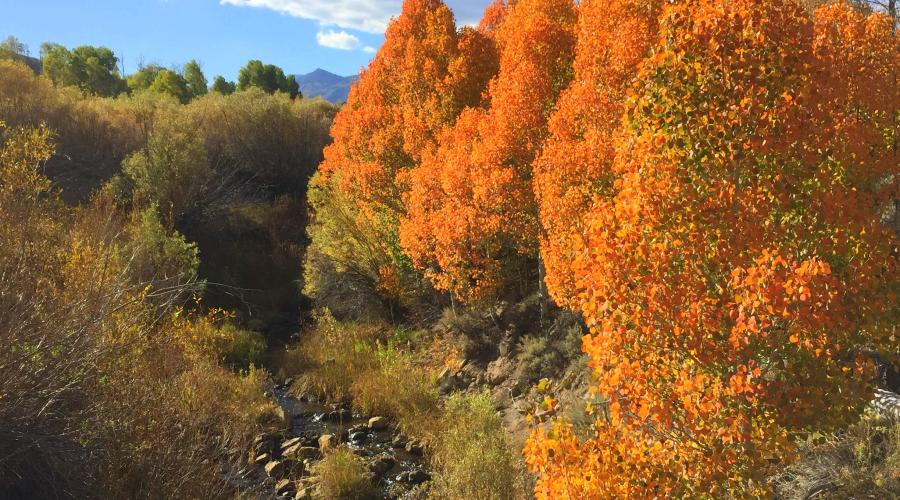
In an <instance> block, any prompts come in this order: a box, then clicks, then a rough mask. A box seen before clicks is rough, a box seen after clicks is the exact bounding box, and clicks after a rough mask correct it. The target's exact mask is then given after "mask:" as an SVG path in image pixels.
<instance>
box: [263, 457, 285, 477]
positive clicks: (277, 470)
mask: <svg viewBox="0 0 900 500" xmlns="http://www.w3.org/2000/svg"><path fill="white" fill-rule="evenodd" d="M287 468H288V467H287V464H286V463H285V462H282V461H280V460H272V461H270V462H269V463H267V464H266V474H267V475H268V476H269V477H271V478H275V479H281V478H282V477H284V475H285V473H286V472H287Z"/></svg>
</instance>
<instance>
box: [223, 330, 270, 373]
mask: <svg viewBox="0 0 900 500" xmlns="http://www.w3.org/2000/svg"><path fill="white" fill-rule="evenodd" d="M220 330H222V331H223V333H224V334H225V336H226V337H227V338H228V343H227V345H226V347H225V349H224V356H223V357H224V361H225V364H226V365H228V366H231V367H234V368H241V369H247V368H250V367H252V366H260V365H262V362H263V355H264V354H265V352H266V339H265V338H264V337H263V336H262V334H260V333H259V332H254V331H251V330H243V329H241V328H238V327H236V326H234V325H232V324H230V323H229V324H225V325H223V326H222V327H220Z"/></svg>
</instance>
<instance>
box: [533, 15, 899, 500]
mask: <svg viewBox="0 0 900 500" xmlns="http://www.w3.org/2000/svg"><path fill="white" fill-rule="evenodd" d="M897 48H898V47H897V40H896V38H895V37H892V36H891V30H890V23H889V22H887V21H886V19H885V16H883V15H873V16H870V17H864V16H860V15H858V14H854V13H852V12H851V11H850V9H849V7H847V6H845V5H841V6H837V7H829V8H827V9H826V10H823V11H820V15H819V16H817V21H816V24H815V26H814V24H813V21H812V19H811V16H810V15H809V14H808V13H807V11H805V10H803V9H801V8H800V7H798V5H797V4H795V3H794V2H793V1H790V0H728V1H725V2H722V1H721V0H687V1H682V2H673V3H669V4H668V5H667V6H666V7H665V8H664V10H663V13H662V15H661V17H660V37H659V41H658V43H657V44H656V48H655V53H653V54H652V55H651V56H650V57H648V58H646V60H645V61H644V63H642V65H641V69H640V71H639V73H638V76H637V78H636V82H637V84H636V86H635V87H634V88H633V90H632V91H631V92H629V96H628V98H627V99H626V113H625V116H624V120H623V121H622V128H623V130H622V132H621V133H620V134H618V135H617V136H616V137H617V138H616V140H615V160H614V162H613V164H612V166H611V171H610V173H609V176H610V177H611V178H610V179H609V180H604V185H605V186H606V185H608V186H609V187H608V189H610V190H611V191H612V194H611V195H609V196H596V197H594V198H593V204H592V206H591V207H590V209H589V210H588V211H587V212H585V213H584V215H583V218H582V220H581V221H580V224H581V226H580V227H581V228H583V235H582V237H581V241H582V243H581V244H580V245H578V246H577V247H576V249H575V251H576V255H575V256H574V258H572V273H573V274H574V284H573V285H572V286H574V288H575V293H574V295H573V298H572V299H571V300H570V303H571V304H575V305H577V308H578V309H579V310H580V311H581V312H582V314H583V316H584V318H585V320H586V322H587V324H588V325H589V327H590V330H591V331H590V334H589V335H588V336H586V337H585V339H584V349H585V351H586V353H587V354H589V356H590V359H591V360H590V366H591V368H592V370H593V373H594V376H595V381H596V385H595V387H594V393H595V395H596V396H597V398H596V399H597V403H596V404H594V405H593V406H589V408H588V409H589V411H590V412H592V414H593V415H595V417H596V421H595V423H594V424H593V425H592V426H591V428H589V429H575V428H573V427H572V426H571V425H569V424H566V423H565V422H564V421H561V420H560V421H557V422H554V423H553V425H552V426H551V427H550V428H549V429H547V428H543V427H539V428H536V429H535V431H534V433H533V435H532V437H531V439H530V440H529V443H528V445H527V446H526V458H527V461H528V463H529V466H530V467H531V469H532V470H533V471H535V472H537V473H538V474H539V482H538V485H537V487H536V493H537V496H538V497H539V498H659V497H674V498H679V497H710V498H721V497H729V496H732V497H754V496H766V495H767V494H768V493H769V491H768V486H767V483H766V478H767V477H768V476H769V475H770V474H771V473H772V472H773V470H775V468H780V467H782V466H783V464H784V463H786V462H789V461H790V460H792V458H794V446H793V444H792V443H793V441H794V439H795V438H797V437H802V436H803V435H804V434H805V433H808V432H811V431H813V430H823V429H824V430H835V429H838V428H841V426H844V425H846V424H847V423H848V422H850V421H852V419H854V418H856V417H857V416H858V415H859V412H860V411H861V409H862V408H863V406H864V403H865V402H866V400H867V398H871V394H872V392H871V387H870V386H869V384H868V381H869V380H868V378H869V375H870V373H869V369H870V367H869V366H868V365H867V364H866V363H865V362H863V360H861V359H860V358H859V357H858V356H856V355H855V354H854V352H853V347H854V346H869V347H873V348H876V349H878V348H882V349H886V348H889V347H890V346H891V345H892V342H896V339H895V338H894V337H893V336H894V335H895V334H894V332H893V331H892V325H893V324H895V323H896V320H897V317H898V305H897V303H898V301H897V291H898V280H897V276H898V273H897V271H898V266H897V264H898V263H897V255H896V253H892V252H893V251H894V250H895V249H896V247H897V237H896V234H895V233H894V232H893V231H891V230H888V229H886V228H885V227H883V226H882V225H881V223H880V218H881V217H880V216H881V213H880V210H881V207H882V206H883V204H882V203H881V201H882V200H884V199H886V197H887V196H888V194H887V193H886V191H889V190H890V189H892V187H895V182H896V181H895V179H896V176H897V174H898V172H897V165H898V161H897V160H898V158H897V151H896V128H895V127H896V125H895V124H896V118H897V109H898V104H900V99H898V96H897V93H896V89H895V87H894V88H892V87H891V86H890V82H891V81H896V80H895V78H896V74H897V70H898V61H897V58H896V57H894V56H891V55H890V54H896V53H897V52H896V51H897ZM838 62H842V63H846V64H848V66H847V67H845V68H842V69H837V68H833V67H832V65H833V64H836V63H838ZM861 67H865V68H866V69H867V70H871V73H869V72H868V71H864V72H862V73H858V72H856V70H858V69H860V68H861ZM854 68H855V69H854ZM892 79H893V80H892ZM875 89H882V91H877V92H876V91H875ZM864 90H865V92H863V91H864ZM869 91H872V92H874V94H869ZM892 184H894V186H891V185H892ZM604 189H607V188H605V187H604Z"/></svg>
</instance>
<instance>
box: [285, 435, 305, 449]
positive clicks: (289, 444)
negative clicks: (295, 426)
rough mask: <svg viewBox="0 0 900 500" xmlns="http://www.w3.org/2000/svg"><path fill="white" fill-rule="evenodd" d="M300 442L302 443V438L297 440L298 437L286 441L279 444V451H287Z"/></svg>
mask: <svg viewBox="0 0 900 500" xmlns="http://www.w3.org/2000/svg"><path fill="white" fill-rule="evenodd" d="M302 441H303V439H302V438H298V437H295V438H291V439H288V440H287V441H285V442H283V443H281V449H282V450H286V449H288V448H291V447H293V446H295V445H298V444H300V443H301V442H302Z"/></svg>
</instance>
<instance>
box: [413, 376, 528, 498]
mask: <svg viewBox="0 0 900 500" xmlns="http://www.w3.org/2000/svg"><path fill="white" fill-rule="evenodd" d="M441 427H442V430H441V431H440V432H439V434H438V435H437V439H436V440H435V441H434V465H435V468H436V471H435V472H436V474H435V478H434V480H433V481H432V485H431V489H430V491H429V496H430V497H431V498H435V499H439V498H440V499H474V498H477V499H484V500H488V499H491V500H502V499H514V498H521V497H523V496H524V493H525V492H524V489H523V486H524V481H523V479H524V473H523V472H522V470H521V468H520V466H519V464H518V462H519V460H518V458H517V454H516V452H514V451H513V450H512V448H511V447H510V446H509V444H508V443H507V441H506V434H505V432H504V429H503V423H502V422H501V420H500V417H499V416H497V413H496V411H495V410H494V406H493V403H492V400H491V397H490V394H488V393H481V394H454V395H453V396H451V397H450V398H449V399H448V400H447V404H446V407H445V414H444V416H443V418H442V424H441Z"/></svg>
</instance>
